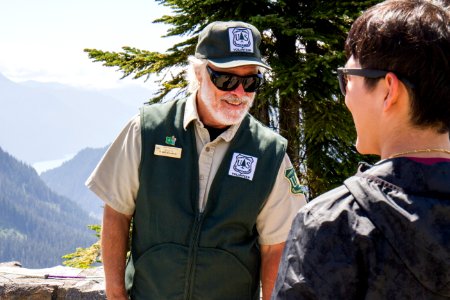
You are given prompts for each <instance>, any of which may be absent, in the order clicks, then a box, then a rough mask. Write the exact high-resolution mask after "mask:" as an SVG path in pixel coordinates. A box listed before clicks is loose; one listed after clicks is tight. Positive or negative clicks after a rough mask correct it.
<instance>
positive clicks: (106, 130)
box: [0, 74, 153, 165]
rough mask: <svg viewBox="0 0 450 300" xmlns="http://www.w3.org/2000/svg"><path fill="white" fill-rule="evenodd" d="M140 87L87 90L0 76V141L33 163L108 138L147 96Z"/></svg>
mask: <svg viewBox="0 0 450 300" xmlns="http://www.w3.org/2000/svg"><path fill="white" fill-rule="evenodd" d="M152 93H153V92H152V90H150V89H146V88H142V87H138V86H136V87H121V88H115V89H107V90H89V89H83V88H77V87H72V86H67V85H63V84H58V83H42V82H34V81H27V82H13V81H11V80H9V79H8V78H6V77H5V76H3V75H2V74H0V107H1V109H0V145H1V146H2V148H3V149H4V150H5V151H8V153H11V154H12V155H13V156H14V157H17V158H18V159H20V160H22V161H25V162H27V163H28V164H30V165H31V164H33V163H36V162H41V161H49V160H55V159H61V158H63V157H65V156H66V155H68V154H71V153H77V152H78V151H80V149H84V148H86V147H93V148H100V147H103V146H104V145H107V144H109V143H111V142H112V141H113V139H114V138H115V136H116V135H117V134H118V133H119V132H120V130H121V129H122V127H123V126H124V125H125V123H126V122H127V121H128V120H129V119H131V118H132V117H133V116H134V115H135V114H137V113H138V110H139V107H140V106H141V105H142V104H143V103H145V102H146V101H148V100H149V99H150V98H151V96H152Z"/></svg>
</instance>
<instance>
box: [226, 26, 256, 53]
mask: <svg viewBox="0 0 450 300" xmlns="http://www.w3.org/2000/svg"><path fill="white" fill-rule="evenodd" d="M228 36H229V37H230V51H231V52H246V53H253V34H252V31H251V30H250V29H248V28H245V27H234V28H228Z"/></svg>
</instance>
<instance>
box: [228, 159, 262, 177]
mask: <svg viewBox="0 0 450 300" xmlns="http://www.w3.org/2000/svg"><path fill="white" fill-rule="evenodd" d="M257 162H258V158H256V157H254V156H250V155H245V154H242V153H233V159H232V160H231V164H230V170H229V171H228V175H230V176H234V177H240V178H244V179H247V180H250V181H252V180H253V175H254V174H255V169H256V163H257Z"/></svg>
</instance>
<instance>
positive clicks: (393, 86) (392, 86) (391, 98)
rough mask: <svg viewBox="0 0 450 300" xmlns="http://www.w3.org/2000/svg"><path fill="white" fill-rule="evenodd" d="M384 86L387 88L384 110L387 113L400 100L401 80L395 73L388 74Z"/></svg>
mask: <svg viewBox="0 0 450 300" xmlns="http://www.w3.org/2000/svg"><path fill="white" fill-rule="evenodd" d="M384 84H385V88H386V96H385V98H384V107H383V110H384V111H387V110H389V109H390V108H392V106H393V105H395V104H396V103H397V101H398V98H399V92H400V87H399V85H400V80H399V79H398V77H397V75H395V74H394V73H391V72H389V73H387V74H386V76H385V77H384Z"/></svg>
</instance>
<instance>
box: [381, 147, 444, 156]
mask: <svg viewBox="0 0 450 300" xmlns="http://www.w3.org/2000/svg"><path fill="white" fill-rule="evenodd" d="M429 152H441V153H445V154H450V150H447V149H417V150H409V151H404V152H399V153H395V154H392V155H390V156H389V157H388V158H395V157H399V156H403V155H406V154H414V153H429Z"/></svg>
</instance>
